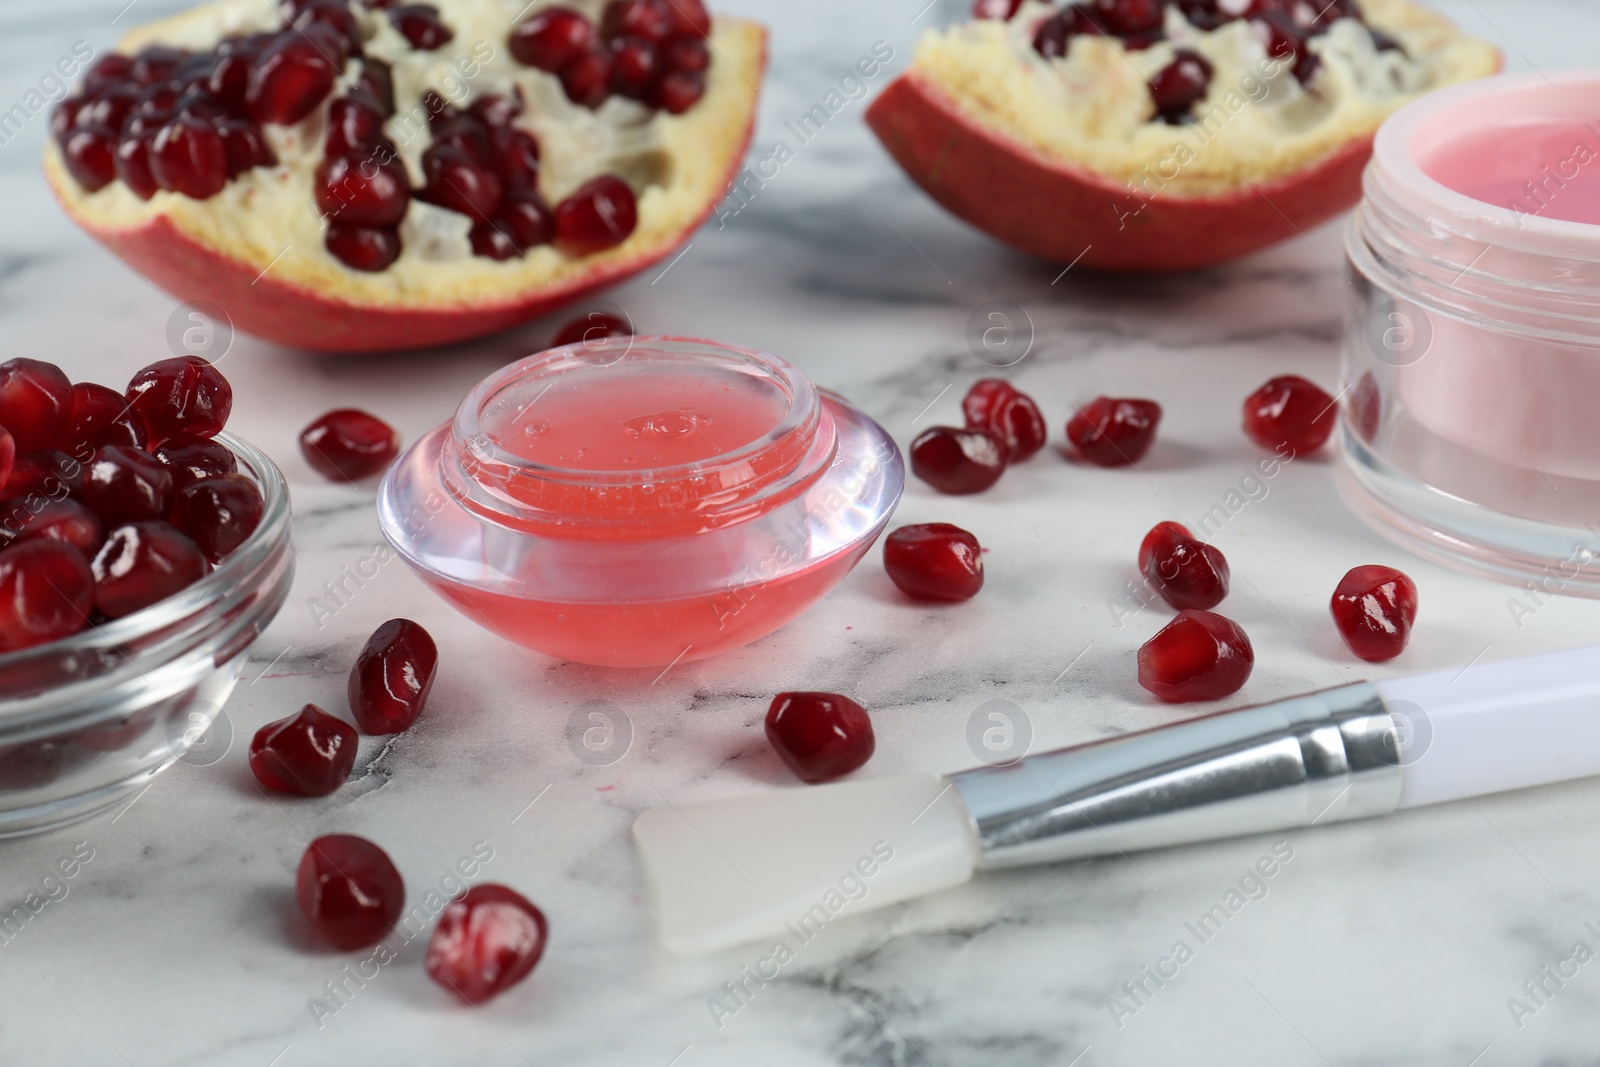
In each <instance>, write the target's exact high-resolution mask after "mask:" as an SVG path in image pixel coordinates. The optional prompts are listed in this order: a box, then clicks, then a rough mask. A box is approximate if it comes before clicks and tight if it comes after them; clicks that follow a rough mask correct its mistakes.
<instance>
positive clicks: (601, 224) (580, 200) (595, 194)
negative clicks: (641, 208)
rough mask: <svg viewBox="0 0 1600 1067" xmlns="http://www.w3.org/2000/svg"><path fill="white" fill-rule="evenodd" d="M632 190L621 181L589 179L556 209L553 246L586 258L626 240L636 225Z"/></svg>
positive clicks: (610, 177)
mask: <svg viewBox="0 0 1600 1067" xmlns="http://www.w3.org/2000/svg"><path fill="white" fill-rule="evenodd" d="M638 221H639V214H638V206H637V204H636V203H635V202H634V199H633V190H632V189H630V188H628V186H627V183H625V182H624V181H623V180H622V179H621V178H618V177H615V176H614V175H610V174H602V175H601V176H600V177H598V178H593V179H591V180H589V181H587V182H584V183H583V184H582V185H580V186H578V188H577V189H576V190H575V191H574V192H573V193H572V195H571V196H569V197H567V198H566V199H565V200H563V201H561V203H560V204H559V205H557V207H556V245H557V246H558V247H559V248H560V249H561V250H562V251H563V252H565V253H566V254H567V255H569V256H586V255H589V254H590V253H593V252H599V251H602V250H604V249H607V248H612V247H614V246H616V245H619V244H621V243H622V242H623V241H626V240H627V239H628V235H629V234H631V233H633V228H634V226H636V225H637V224H638Z"/></svg>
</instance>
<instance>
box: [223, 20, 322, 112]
mask: <svg viewBox="0 0 1600 1067" xmlns="http://www.w3.org/2000/svg"><path fill="white" fill-rule="evenodd" d="M338 73H339V72H338V71H337V70H336V69H335V68H334V65H333V64H332V63H331V62H329V60H328V57H327V56H325V55H323V54H322V52H320V51H318V49H317V45H316V44H315V43H314V42H313V40H312V39H311V38H310V37H309V36H308V35H305V34H300V33H285V34H281V35H280V36H279V37H278V38H277V40H275V41H274V42H273V43H272V44H271V45H269V46H268V47H267V49H266V50H265V51H263V52H262V53H261V54H260V55H259V56H257V57H256V59H255V61H254V62H253V63H251V65H250V80H249V83H248V85H247V86H246V88H245V96H244V102H245V109H246V110H247V111H248V112H249V114H250V117H251V118H253V119H255V120H256V121H257V122H263V123H265V122H271V123H277V124H278V125H282V126H289V125H293V124H294V123H296V122H299V121H300V120H301V119H303V118H305V117H306V116H307V115H309V114H311V112H312V111H313V110H314V109H315V108H316V106H317V105H318V104H320V103H322V101H323V100H324V99H325V98H326V97H327V95H328V93H330V92H331V91H332V90H333V81H334V78H335V77H337V76H338Z"/></svg>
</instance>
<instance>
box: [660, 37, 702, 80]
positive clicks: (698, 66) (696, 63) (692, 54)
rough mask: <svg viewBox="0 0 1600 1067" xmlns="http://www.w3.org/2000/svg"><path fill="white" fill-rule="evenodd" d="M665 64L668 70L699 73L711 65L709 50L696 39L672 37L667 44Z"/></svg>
mask: <svg viewBox="0 0 1600 1067" xmlns="http://www.w3.org/2000/svg"><path fill="white" fill-rule="evenodd" d="M666 64H667V67H668V69H670V70H685V71H691V72H694V73H699V72H702V71H704V70H705V69H706V68H707V67H709V66H710V65H711V50H710V49H709V48H707V47H706V43H705V42H704V41H702V40H700V39H699V38H697V37H674V38H673V39H672V40H670V41H668V42H667V56H666Z"/></svg>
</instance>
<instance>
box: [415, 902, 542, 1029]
mask: <svg viewBox="0 0 1600 1067" xmlns="http://www.w3.org/2000/svg"><path fill="white" fill-rule="evenodd" d="M549 932H550V927H549V924H548V923H546V922H545V917H544V912H542V911H540V910H539V909H538V908H536V907H534V906H533V904H532V903H531V902H529V901H528V899H527V898H526V897H524V896H523V895H522V894H520V893H518V892H516V891H515V890H513V889H508V888H507V887H505V886H503V885H495V884H493V883H489V884H487V885H475V886H473V887H472V888H470V889H468V890H467V891H466V893H464V894H463V895H461V896H459V897H457V898H456V899H455V900H452V901H451V902H450V903H449V904H447V905H445V909H444V911H443V912H442V913H441V914H440V915H439V923H438V925H437V926H435V927H434V930H433V936H432V937H431V938H429V939H428V953H427V955H426V956H425V957H423V961H422V966H423V967H424V968H425V969H426V970H427V972H428V977H429V978H432V979H433V980H434V981H435V982H438V983H439V984H440V985H442V986H444V987H445V988H447V989H450V990H453V991H454V992H455V993H457V994H458V995H459V996H460V997H461V999H463V1000H465V1001H466V1002H467V1003H469V1004H481V1003H483V1002H484V1001H486V1000H489V999H491V998H493V997H496V996H498V995H500V994H501V993H504V992H505V991H506V990H507V989H510V988H511V987H512V986H514V985H516V984H517V983H518V982H520V981H522V980H523V979H524V978H526V977H528V975H529V973H530V972H531V971H532V970H533V968H534V967H535V966H537V965H538V963H539V957H541V956H543V955H544V946H545V942H546V940H548V938H549Z"/></svg>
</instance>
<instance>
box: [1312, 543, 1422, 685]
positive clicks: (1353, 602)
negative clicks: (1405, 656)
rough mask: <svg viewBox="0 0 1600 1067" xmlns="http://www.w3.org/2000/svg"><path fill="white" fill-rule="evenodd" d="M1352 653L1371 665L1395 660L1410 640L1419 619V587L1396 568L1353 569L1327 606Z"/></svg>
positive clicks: (1343, 579)
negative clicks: (1412, 626)
mask: <svg viewBox="0 0 1600 1067" xmlns="http://www.w3.org/2000/svg"><path fill="white" fill-rule="evenodd" d="M1328 610H1329V611H1331V612H1332V613H1333V622H1334V625H1335V626H1337V627H1338V628H1339V636H1340V637H1342V638H1344V643H1345V644H1347V645H1349V646H1350V651H1351V652H1354V653H1355V654H1356V655H1357V656H1359V657H1361V658H1362V659H1364V660H1367V661H1369V662H1372V663H1381V662H1382V661H1384V660H1387V659H1394V658H1395V657H1396V656H1398V655H1399V654H1400V653H1402V652H1404V651H1405V648H1406V642H1407V641H1409V640H1410V639H1411V624H1412V623H1413V622H1415V621H1416V619H1417V584H1416V583H1415V582H1413V581H1412V580H1411V579H1410V578H1409V577H1407V576H1406V575H1405V573H1404V572H1402V571H1397V570H1395V569H1394V568H1393V567H1384V566H1380V565H1377V564H1368V565H1367V566H1364V567H1352V568H1351V569H1350V571H1349V572H1348V573H1347V574H1345V576H1344V577H1343V578H1341V579H1339V585H1338V588H1336V589H1334V591H1333V600H1332V601H1330V602H1329V604H1328Z"/></svg>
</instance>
